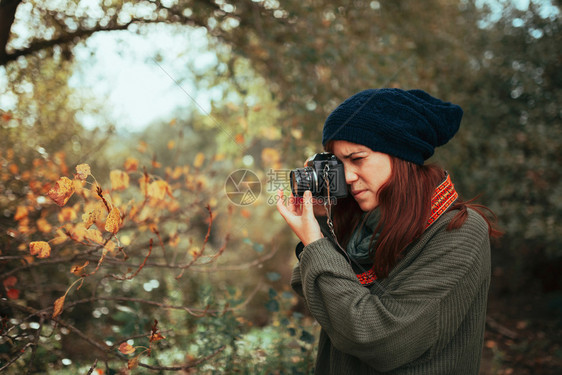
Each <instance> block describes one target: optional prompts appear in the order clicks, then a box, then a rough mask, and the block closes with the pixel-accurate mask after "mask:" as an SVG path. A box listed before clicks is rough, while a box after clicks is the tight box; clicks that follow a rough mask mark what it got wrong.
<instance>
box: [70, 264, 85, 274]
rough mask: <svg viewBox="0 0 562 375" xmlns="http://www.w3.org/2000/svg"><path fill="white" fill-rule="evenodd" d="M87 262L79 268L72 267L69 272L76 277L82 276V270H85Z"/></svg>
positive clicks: (76, 266)
mask: <svg viewBox="0 0 562 375" xmlns="http://www.w3.org/2000/svg"><path fill="white" fill-rule="evenodd" d="M89 263H90V262H89V261H86V262H85V263H84V264H83V265H81V266H79V265H77V264H76V265H74V266H72V268H71V269H70V272H72V273H73V274H75V275H76V276H82V275H83V274H84V268H86V266H87V265H88V264H89Z"/></svg>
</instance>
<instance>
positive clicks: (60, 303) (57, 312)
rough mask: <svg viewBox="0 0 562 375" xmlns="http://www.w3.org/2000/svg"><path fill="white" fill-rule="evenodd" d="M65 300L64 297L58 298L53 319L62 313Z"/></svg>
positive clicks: (54, 306)
mask: <svg viewBox="0 0 562 375" xmlns="http://www.w3.org/2000/svg"><path fill="white" fill-rule="evenodd" d="M65 298H66V296H62V297H59V298H57V300H56V301H55V304H54V305H53V318H56V317H57V316H59V315H60V313H61V312H62V308H63V306H64V299H65Z"/></svg>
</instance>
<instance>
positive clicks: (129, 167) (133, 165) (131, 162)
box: [124, 157, 139, 172]
mask: <svg viewBox="0 0 562 375" xmlns="http://www.w3.org/2000/svg"><path fill="white" fill-rule="evenodd" d="M124 167H125V171H127V172H136V170H137V169H138V167H139V161H138V160H137V159H135V158H131V157H128V158H127V160H125V164H124Z"/></svg>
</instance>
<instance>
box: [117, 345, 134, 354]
mask: <svg viewBox="0 0 562 375" xmlns="http://www.w3.org/2000/svg"><path fill="white" fill-rule="evenodd" d="M119 351H120V352H121V353H123V354H133V353H134V352H135V348H134V347H133V346H132V345H131V344H129V343H126V342H124V343H122V344H121V345H119Z"/></svg>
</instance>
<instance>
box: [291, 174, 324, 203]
mask: <svg viewBox="0 0 562 375" xmlns="http://www.w3.org/2000/svg"><path fill="white" fill-rule="evenodd" d="M290 177H291V190H292V191H293V195H294V196H296V197H302V196H303V195H304V192H305V191H307V190H310V191H311V192H312V194H313V195H314V194H316V192H317V190H318V189H317V188H318V181H317V178H316V172H315V171H314V169H312V168H311V167H305V168H298V169H294V170H292V171H291V175H290Z"/></svg>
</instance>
